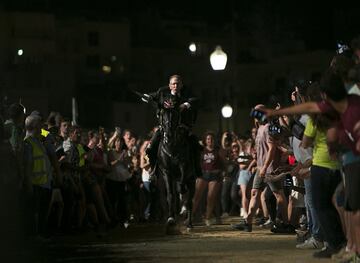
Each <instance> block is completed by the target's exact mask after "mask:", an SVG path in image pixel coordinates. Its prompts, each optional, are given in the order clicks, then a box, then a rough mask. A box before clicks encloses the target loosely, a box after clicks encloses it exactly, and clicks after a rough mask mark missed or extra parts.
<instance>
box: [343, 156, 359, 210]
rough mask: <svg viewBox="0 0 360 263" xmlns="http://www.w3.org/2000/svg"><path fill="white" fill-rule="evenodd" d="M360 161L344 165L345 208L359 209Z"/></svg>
mask: <svg viewBox="0 0 360 263" xmlns="http://www.w3.org/2000/svg"><path fill="white" fill-rule="evenodd" d="M359 171H360V161H356V162H353V163H351V164H347V165H345V166H344V174H345V209H346V210H347V211H357V210H360V191H359V189H360V174H359Z"/></svg>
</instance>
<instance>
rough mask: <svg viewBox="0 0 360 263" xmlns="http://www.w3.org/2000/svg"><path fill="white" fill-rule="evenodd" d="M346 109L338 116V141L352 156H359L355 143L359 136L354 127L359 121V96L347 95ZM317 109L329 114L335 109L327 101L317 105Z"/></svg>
mask: <svg viewBox="0 0 360 263" xmlns="http://www.w3.org/2000/svg"><path fill="white" fill-rule="evenodd" d="M347 101H348V107H347V108H346V110H345V112H344V113H342V114H340V113H338V115H339V117H340V122H339V124H338V130H339V140H340V143H341V144H345V145H346V146H347V147H349V149H351V150H352V151H353V152H354V154H356V155H359V154H360V153H359V152H357V151H356V148H355V147H356V145H355V144H356V142H357V141H358V140H359V139H360V137H359V135H357V134H355V132H354V126H355V124H356V123H357V122H358V121H360V96H358V95H348V96H347ZM318 107H319V109H320V111H321V112H322V113H331V112H334V111H335V109H334V108H333V107H332V106H331V104H330V103H329V102H327V101H322V102H319V103H318Z"/></svg>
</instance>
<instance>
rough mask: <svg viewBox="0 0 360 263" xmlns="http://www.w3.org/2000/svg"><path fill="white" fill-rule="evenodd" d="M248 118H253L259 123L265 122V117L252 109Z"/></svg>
mask: <svg viewBox="0 0 360 263" xmlns="http://www.w3.org/2000/svg"><path fill="white" fill-rule="evenodd" d="M250 117H253V118H255V119H257V120H259V121H261V122H265V121H266V115H265V113H264V112H262V111H259V110H256V109H252V110H251V112H250Z"/></svg>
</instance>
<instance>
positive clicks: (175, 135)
mask: <svg viewBox="0 0 360 263" xmlns="http://www.w3.org/2000/svg"><path fill="white" fill-rule="evenodd" d="M184 111H186V109H185V110H184ZM183 113H184V112H182V111H181V109H180V108H179V107H177V103H174V107H172V108H162V109H160V112H159V119H160V134H161V137H160V144H159V148H158V155H157V157H158V158H157V168H156V169H157V170H156V173H157V175H159V176H163V178H164V183H165V187H166V194H167V204H168V219H167V223H166V228H167V232H168V231H170V230H171V228H172V227H174V226H175V225H176V221H175V215H176V214H177V213H178V211H177V210H178V208H179V202H178V201H179V199H178V196H179V191H178V188H179V187H177V186H180V189H181V190H180V192H182V193H183V192H184V190H185V189H186V190H187V192H188V198H187V200H186V206H187V216H188V220H187V228H188V230H189V229H191V228H192V218H191V214H192V199H193V197H194V192H195V168H194V165H195V163H194V158H193V153H192V152H191V147H190V142H189V128H188V127H187V126H186V125H185V124H183V123H182V120H181V118H182V115H183Z"/></svg>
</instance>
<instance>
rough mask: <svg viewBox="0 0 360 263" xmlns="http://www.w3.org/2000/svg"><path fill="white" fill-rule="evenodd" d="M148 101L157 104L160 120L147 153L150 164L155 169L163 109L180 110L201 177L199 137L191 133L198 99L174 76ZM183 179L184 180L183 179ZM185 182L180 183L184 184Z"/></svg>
mask: <svg viewBox="0 0 360 263" xmlns="http://www.w3.org/2000/svg"><path fill="white" fill-rule="evenodd" d="M147 96H148V97H146V98H147V100H152V101H154V102H155V103H156V104H157V117H158V119H159V123H160V126H159V129H157V130H156V131H155V133H154V135H153V137H152V139H151V141H150V143H149V146H148V148H147V149H146V153H147V155H148V157H149V160H150V164H151V166H152V168H154V166H155V163H156V159H157V153H158V147H159V143H160V139H161V129H162V128H163V127H162V125H170V124H166V123H165V124H164V123H163V122H162V114H163V109H179V111H180V114H181V117H180V123H179V125H181V126H183V127H186V129H187V130H188V136H187V139H188V142H189V144H190V147H191V153H193V156H192V157H193V158H194V160H195V162H194V163H195V173H196V176H201V168H200V160H199V158H200V145H199V143H198V139H197V137H196V136H195V135H194V134H192V133H191V128H192V127H193V125H194V123H195V119H196V108H197V99H196V98H194V97H192V96H191V95H190V93H189V91H188V89H186V88H185V87H183V83H182V79H181V77H180V76H179V75H173V76H171V77H170V78H169V85H168V86H165V87H161V88H160V89H159V90H158V91H156V92H154V93H151V94H149V95H147ZM182 179H183V178H182ZM183 183H184V182H183V181H182V182H180V184H183Z"/></svg>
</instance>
